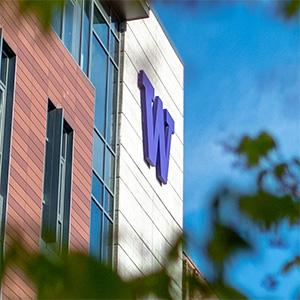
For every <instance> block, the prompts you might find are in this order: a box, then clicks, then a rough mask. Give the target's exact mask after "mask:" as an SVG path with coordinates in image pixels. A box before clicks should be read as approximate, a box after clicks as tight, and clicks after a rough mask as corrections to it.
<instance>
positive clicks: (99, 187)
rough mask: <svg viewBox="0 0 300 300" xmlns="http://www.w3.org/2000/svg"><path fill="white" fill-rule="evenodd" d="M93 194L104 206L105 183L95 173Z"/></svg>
mask: <svg viewBox="0 0 300 300" xmlns="http://www.w3.org/2000/svg"><path fill="white" fill-rule="evenodd" d="M92 194H93V196H94V197H95V198H96V200H97V201H98V202H99V204H100V205H102V206H103V184H102V182H101V181H100V180H99V178H98V177H97V176H96V175H95V174H93V183H92Z"/></svg>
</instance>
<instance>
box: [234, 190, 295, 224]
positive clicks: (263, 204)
mask: <svg viewBox="0 0 300 300" xmlns="http://www.w3.org/2000/svg"><path fill="white" fill-rule="evenodd" d="M239 206H240V209H241V211H242V212H243V213H244V214H245V215H246V216H248V217H249V218H250V219H251V220H252V221H253V222H255V223H257V224H258V225H259V226H261V227H262V228H264V229H269V228H270V227H271V226H272V225H278V224H279V223H280V222H281V221H283V220H285V219H288V220H289V222H290V224H291V225H294V224H297V223H299V221H300V203H299V200H297V201H295V200H293V199H292V197H291V196H290V195H285V196H276V195H273V194H270V193H268V192H266V191H258V192H257V193H256V194H254V195H244V196H241V197H240V199H239Z"/></svg>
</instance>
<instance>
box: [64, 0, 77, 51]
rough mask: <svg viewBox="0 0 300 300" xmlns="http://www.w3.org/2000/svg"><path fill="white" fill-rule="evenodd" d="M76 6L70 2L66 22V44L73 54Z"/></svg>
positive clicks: (67, 7)
mask: <svg viewBox="0 0 300 300" xmlns="http://www.w3.org/2000/svg"><path fill="white" fill-rule="evenodd" d="M74 11H75V9H74V5H73V3H72V2H71V1H70V0H69V1H67V4H66V6H65V18H64V19H65V20H64V44H65V46H66V47H67V48H68V50H69V51H70V52H71V53H72V40H73V22H74Z"/></svg>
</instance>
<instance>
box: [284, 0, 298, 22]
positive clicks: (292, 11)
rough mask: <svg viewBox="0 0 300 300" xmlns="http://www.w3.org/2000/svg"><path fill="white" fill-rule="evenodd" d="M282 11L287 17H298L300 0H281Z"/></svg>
mask: <svg viewBox="0 0 300 300" xmlns="http://www.w3.org/2000/svg"><path fill="white" fill-rule="evenodd" d="M279 3H280V6H281V11H282V13H283V15H284V16H285V17H287V18H292V17H296V16H297V15H299V10H300V0H285V1H280V2H279Z"/></svg>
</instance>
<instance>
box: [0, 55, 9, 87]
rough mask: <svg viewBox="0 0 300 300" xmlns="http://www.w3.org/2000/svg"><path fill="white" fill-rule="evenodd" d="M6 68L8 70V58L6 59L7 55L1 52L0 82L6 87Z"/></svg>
mask: <svg viewBox="0 0 300 300" xmlns="http://www.w3.org/2000/svg"><path fill="white" fill-rule="evenodd" d="M7 68H8V57H7V55H6V54H5V53H4V52H2V55H1V77H0V80H1V81H2V82H3V83H4V84H5V85H6V75H7Z"/></svg>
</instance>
